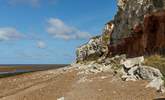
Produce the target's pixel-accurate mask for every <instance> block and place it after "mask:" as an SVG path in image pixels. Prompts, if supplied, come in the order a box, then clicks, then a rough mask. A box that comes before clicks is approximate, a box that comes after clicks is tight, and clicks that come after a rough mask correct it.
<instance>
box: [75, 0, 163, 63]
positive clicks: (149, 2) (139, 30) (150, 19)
mask: <svg viewBox="0 0 165 100" xmlns="http://www.w3.org/2000/svg"><path fill="white" fill-rule="evenodd" d="M117 1H118V4H117V5H118V12H117V14H116V15H115V17H114V20H112V21H110V22H108V23H107V24H106V25H105V28H104V31H103V34H102V35H101V36H100V39H101V41H100V42H99V43H96V44H99V45H96V47H101V48H108V49H104V50H103V52H102V51H101V50H102V49H95V51H97V52H98V51H100V52H101V53H100V55H97V57H98V58H99V57H102V56H104V57H107V56H113V55H116V54H126V55H127V57H135V56H141V55H150V54H154V53H160V54H165V0H117ZM88 45H90V44H89V43H88ZM82 47H83V46H82ZM82 47H80V48H81V49H83V48H82ZM77 51H78V52H79V51H80V50H79V49H78V50H77ZM82 51H85V50H82ZM90 51H91V50H90V49H88V50H86V52H90ZM107 52H108V53H107ZM96 54H97V53H96V52H93V53H92V55H96ZM79 55H81V53H80V52H79V53H77V57H79ZM90 55H91V53H89V54H87V55H85V57H83V60H86V58H90Z"/></svg>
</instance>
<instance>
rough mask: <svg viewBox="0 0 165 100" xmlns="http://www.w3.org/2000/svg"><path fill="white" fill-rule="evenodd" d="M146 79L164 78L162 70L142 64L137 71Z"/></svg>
mask: <svg viewBox="0 0 165 100" xmlns="http://www.w3.org/2000/svg"><path fill="white" fill-rule="evenodd" d="M136 74H138V75H139V76H140V77H141V78H142V79H144V80H154V79H155V78H162V77H163V75H162V74H161V72H160V70H158V69H156V68H153V67H149V66H140V67H139V68H138V69H137V73H136Z"/></svg>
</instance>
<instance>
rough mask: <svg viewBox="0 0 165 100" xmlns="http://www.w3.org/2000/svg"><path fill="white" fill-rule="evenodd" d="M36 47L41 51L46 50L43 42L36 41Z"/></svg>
mask: <svg viewBox="0 0 165 100" xmlns="http://www.w3.org/2000/svg"><path fill="white" fill-rule="evenodd" d="M37 47H38V48H41V49H43V48H46V44H45V42H44V41H38V42H37Z"/></svg>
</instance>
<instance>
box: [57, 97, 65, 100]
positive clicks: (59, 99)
mask: <svg viewBox="0 0 165 100" xmlns="http://www.w3.org/2000/svg"><path fill="white" fill-rule="evenodd" d="M57 100H65V98H64V97H60V98H58V99H57Z"/></svg>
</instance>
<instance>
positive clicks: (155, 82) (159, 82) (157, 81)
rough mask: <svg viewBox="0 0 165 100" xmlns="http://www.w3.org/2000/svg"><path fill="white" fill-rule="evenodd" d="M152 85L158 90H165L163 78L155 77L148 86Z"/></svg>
mask: <svg viewBox="0 0 165 100" xmlns="http://www.w3.org/2000/svg"><path fill="white" fill-rule="evenodd" d="M148 87H151V88H155V89H156V90H157V91H158V92H162V93H164V92H165V89H164V81H163V80H162V79H161V78H155V79H153V80H152V81H151V82H150V83H149V84H148V85H147V86H146V88H148Z"/></svg>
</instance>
